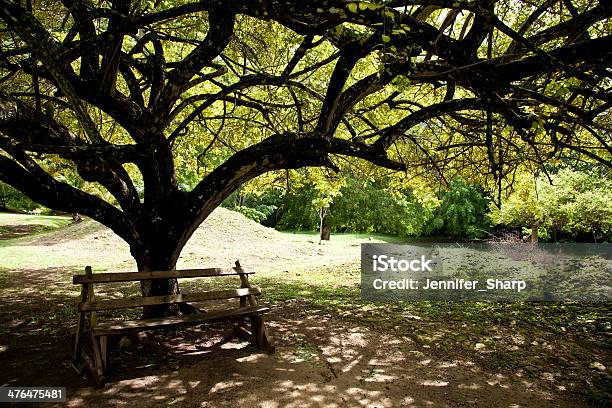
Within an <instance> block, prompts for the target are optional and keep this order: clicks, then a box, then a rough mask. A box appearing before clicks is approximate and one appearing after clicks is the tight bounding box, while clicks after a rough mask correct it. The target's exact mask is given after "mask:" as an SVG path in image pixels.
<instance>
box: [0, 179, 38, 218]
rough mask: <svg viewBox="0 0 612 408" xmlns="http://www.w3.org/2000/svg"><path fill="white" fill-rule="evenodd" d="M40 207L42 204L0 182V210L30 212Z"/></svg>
mask: <svg viewBox="0 0 612 408" xmlns="http://www.w3.org/2000/svg"><path fill="white" fill-rule="evenodd" d="M40 207H41V206H40V204H38V203H35V202H34V201H32V200H30V199H29V198H28V197H27V196H26V195H25V194H23V193H22V192H20V191H19V190H16V189H14V188H13V187H11V186H9V185H8V184H5V183H2V182H0V210H3V209H6V210H11V211H17V212H29V211H33V210H35V209H37V208H40Z"/></svg>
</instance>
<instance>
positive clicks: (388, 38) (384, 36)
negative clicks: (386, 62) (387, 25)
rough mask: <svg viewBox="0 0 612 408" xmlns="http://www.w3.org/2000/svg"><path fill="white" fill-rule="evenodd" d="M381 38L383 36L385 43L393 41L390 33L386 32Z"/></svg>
mask: <svg viewBox="0 0 612 408" xmlns="http://www.w3.org/2000/svg"><path fill="white" fill-rule="evenodd" d="M381 38H382V40H383V42H384V43H388V42H389V41H391V37H389V36H388V35H385V34H383V35H382V37H381Z"/></svg>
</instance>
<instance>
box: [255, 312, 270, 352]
mask: <svg viewBox="0 0 612 408" xmlns="http://www.w3.org/2000/svg"><path fill="white" fill-rule="evenodd" d="M251 328H252V330H251V331H252V333H253V336H254V337H255V345H256V346H257V347H259V349H260V350H262V351H264V352H266V353H268V354H272V353H274V351H275V350H274V346H272V344H270V337H269V336H268V332H267V331H266V326H265V325H264V318H263V316H262V315H256V316H251Z"/></svg>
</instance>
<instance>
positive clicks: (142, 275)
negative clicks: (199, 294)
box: [72, 268, 255, 285]
mask: <svg viewBox="0 0 612 408" xmlns="http://www.w3.org/2000/svg"><path fill="white" fill-rule="evenodd" d="M253 273H255V271H252V270H246V269H243V268H207V269H182V270H176V271H151V272H112V273H96V274H93V275H92V276H87V275H74V276H73V277H72V283H74V284H75V285H82V284H85V283H106V282H132V281H141V280H149V279H170V278H200V277H213V276H231V275H241V274H245V275H250V274H253Z"/></svg>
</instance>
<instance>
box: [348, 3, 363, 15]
mask: <svg viewBox="0 0 612 408" xmlns="http://www.w3.org/2000/svg"><path fill="white" fill-rule="evenodd" d="M346 8H347V9H348V10H349V11H350V12H351V13H357V3H349V4H347V5H346ZM359 8H361V6H360V7H359Z"/></svg>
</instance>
